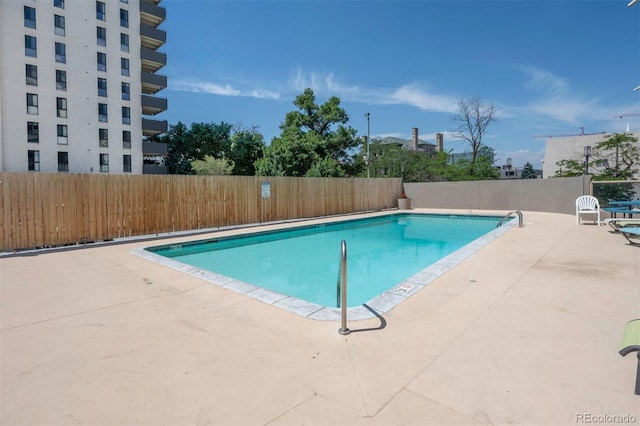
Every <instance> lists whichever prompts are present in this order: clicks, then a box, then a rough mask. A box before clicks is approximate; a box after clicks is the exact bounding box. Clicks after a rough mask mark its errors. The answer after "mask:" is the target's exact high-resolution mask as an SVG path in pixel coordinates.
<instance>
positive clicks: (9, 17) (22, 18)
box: [0, 0, 167, 174]
mask: <svg viewBox="0 0 640 426" xmlns="http://www.w3.org/2000/svg"><path fill="white" fill-rule="evenodd" d="M160 1H161V0H102V1H95V0H0V171H5V172H25V171H40V172H47V173H50V172H69V173H134V174H135V173H137V174H139V173H143V162H144V157H145V155H146V154H148V155H153V154H162V151H163V149H162V148H163V147H162V146H160V144H152V143H149V142H144V143H143V139H145V138H146V137H150V136H153V135H157V134H161V133H164V132H165V131H166V130H167V122H166V121H163V120H155V119H152V118H150V117H151V116H154V115H156V114H158V113H160V112H162V111H165V110H166V109H167V100H166V99H164V98H160V97H157V96H155V94H156V93H157V92H159V91H160V90H162V89H164V88H165V87H166V86H167V79H166V77H165V76H163V75H160V74H157V73H156V72H157V71H158V70H160V69H161V68H162V67H163V66H164V65H166V61H167V58H166V55H165V54H164V53H161V52H158V51H157V49H158V48H159V47H160V46H162V45H163V44H164V42H165V40H166V33H165V32H164V31H162V30H160V29H158V28H157V27H158V26H159V25H160V24H161V23H162V22H163V21H164V19H165V13H166V12H165V9H164V8H162V7H160V6H158V3H160ZM158 148H159V149H158ZM164 149H165V150H166V147H164ZM152 167H153V166H152ZM151 170H153V169H151ZM144 171H145V172H146V171H147V170H144ZM156 171H157V170H156ZM160 172H161V170H160Z"/></svg>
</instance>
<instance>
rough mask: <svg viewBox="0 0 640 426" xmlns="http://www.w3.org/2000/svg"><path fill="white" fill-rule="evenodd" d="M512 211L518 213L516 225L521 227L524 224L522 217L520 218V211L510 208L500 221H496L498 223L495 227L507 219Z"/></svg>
mask: <svg viewBox="0 0 640 426" xmlns="http://www.w3.org/2000/svg"><path fill="white" fill-rule="evenodd" d="M513 213H516V214H517V215H518V227H519V228H522V227H523V226H524V224H523V219H522V212H521V211H520V210H511V211H510V212H509V213H507V214H506V215H504V217H503V218H502V219H500V222H498V224H497V225H496V228H499V227H500V226H502V223H503V222H504V221H505V220H507V219H509V218H510V217H511V215H512V214H513Z"/></svg>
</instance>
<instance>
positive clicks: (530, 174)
mask: <svg viewBox="0 0 640 426" xmlns="http://www.w3.org/2000/svg"><path fill="white" fill-rule="evenodd" d="M520 178H521V179H537V178H538V176H537V175H536V171H535V169H534V168H533V164H531V163H529V162H527V163H525V165H524V168H523V169H522V174H521V175H520Z"/></svg>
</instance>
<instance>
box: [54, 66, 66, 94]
mask: <svg viewBox="0 0 640 426" xmlns="http://www.w3.org/2000/svg"><path fill="white" fill-rule="evenodd" d="M56 90H64V91H66V90H67V72H66V71H61V70H56Z"/></svg>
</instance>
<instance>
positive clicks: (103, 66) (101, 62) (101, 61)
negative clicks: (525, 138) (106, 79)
mask: <svg viewBox="0 0 640 426" xmlns="http://www.w3.org/2000/svg"><path fill="white" fill-rule="evenodd" d="M106 70H107V54H106V53H102V52H98V71H106Z"/></svg>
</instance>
